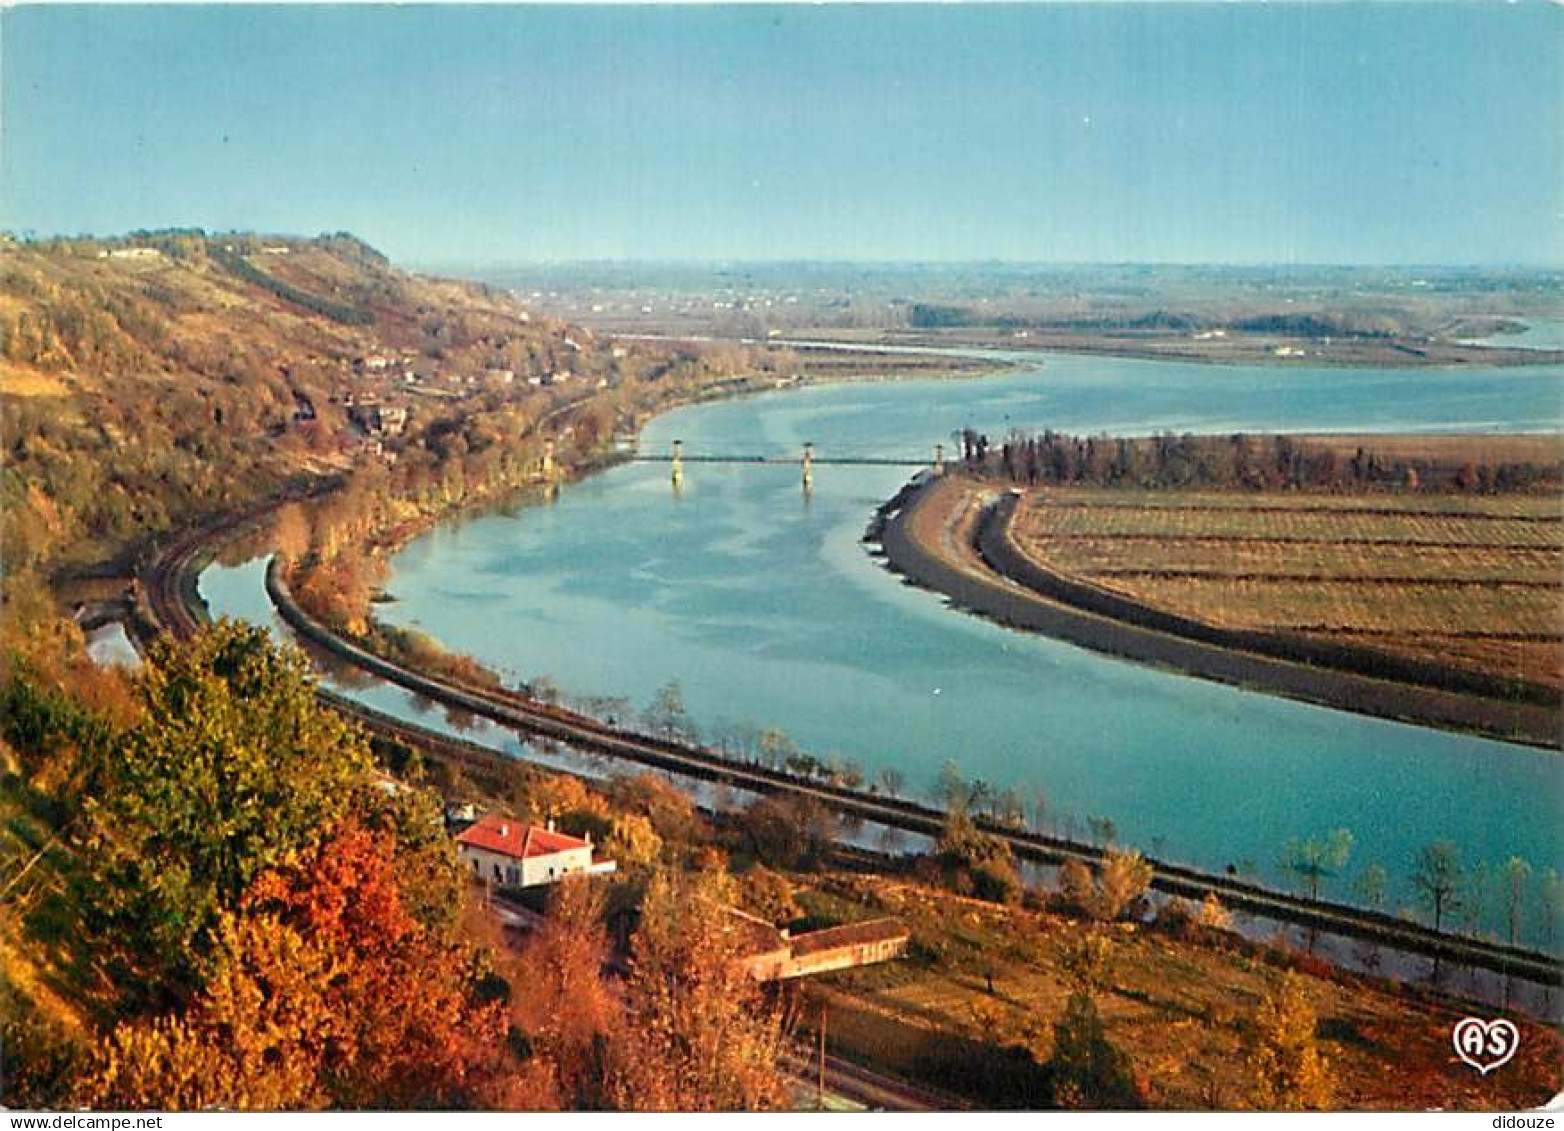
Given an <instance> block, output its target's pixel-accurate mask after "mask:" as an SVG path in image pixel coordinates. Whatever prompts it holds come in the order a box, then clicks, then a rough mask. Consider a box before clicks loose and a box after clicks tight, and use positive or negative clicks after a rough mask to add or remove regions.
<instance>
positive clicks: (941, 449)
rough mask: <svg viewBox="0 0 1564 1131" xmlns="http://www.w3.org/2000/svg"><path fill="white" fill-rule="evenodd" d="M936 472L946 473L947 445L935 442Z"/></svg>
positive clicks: (939, 473) (938, 473)
mask: <svg viewBox="0 0 1564 1131" xmlns="http://www.w3.org/2000/svg"><path fill="white" fill-rule="evenodd" d="M934 474H935V475H944V474H945V445H944V444H935V445H934Z"/></svg>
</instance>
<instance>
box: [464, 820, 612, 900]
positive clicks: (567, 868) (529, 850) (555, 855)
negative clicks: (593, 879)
mask: <svg viewBox="0 0 1564 1131" xmlns="http://www.w3.org/2000/svg"><path fill="white" fill-rule="evenodd" d="M456 852H457V856H458V857H459V858H460V859H461V861H462V863H463V864H465V865H467V866H468V867H470V868H471V869H472V873H473V877H474V878H475V879H481V880H484V881H486V882H488V883H492V884H495V885H497V886H499V887H512V888H526V887H533V886H535V885H539V884H553V883H558V882H559V881H560V880H562V879H564V878H565V877H566V876H570V875H578V874H584V875H602V874H603V873H606V872H612V871H614V870H615V867H616V865H615V863H614V861H612V860H599V861H596V862H594V861H593V859H592V840H591V838H590V837H588V838H586V839H582V838H580V837H574V836H570V835H569V834H567V833H562V832H558V831H557V830H556V829H555V828H554V822H553V821H550V822H549V823H548V825H547V826H546V827H543V828H540V827H538V826H537V825H529V824H525V823H523V822H520V821H515V820H513V819H511V818H510V817H506V816H504V815H503V814H500V813H487V814H485V815H484V816H482V817H480V818H479V819H478V820H477V821H476V822H475V823H474V824H472V825H470V826H469V827H468V828H466V829H464V830H462V832H461V833H460V834H458V836H457V837H456Z"/></svg>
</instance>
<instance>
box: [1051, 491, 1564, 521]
mask: <svg viewBox="0 0 1564 1131" xmlns="http://www.w3.org/2000/svg"><path fill="white" fill-rule="evenodd" d="M1041 495H1042V498H1043V499H1044V500H1045V501H1046V502H1047V504H1048V505H1049V506H1050V507H1052V508H1066V507H1085V508H1090V509H1093V510H1117V509H1124V508H1129V509H1146V510H1218V511H1257V510H1259V511H1274V510H1283V511H1332V512H1390V513H1406V514H1414V515H1417V514H1428V515H1455V516H1460V515H1471V516H1476V517H1492V518H1523V519H1528V520H1532V521H1546V522H1561V521H1564V500H1561V499H1559V498H1557V497H1555V496H1553V495H1521V494H1510V495H1447V494H1432V495H1411V494H1408V495H1387V494H1364V495H1323V494H1321V495H1315V494H1297V493H1285V494H1284V493H1273V494H1265V495H1254V494H1250V493H1240V492H1232V491H1228V492H1215V491H1210V492H1201V491H1187V492H1186V491H1134V490H1121V489H1119V488H1116V487H1115V488H1097V489H1079V488H1078V489H1073V490H1072V489H1060V488H1053V489H1049V490H1048V491H1047V492H1046V493H1041Z"/></svg>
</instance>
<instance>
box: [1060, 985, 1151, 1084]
mask: <svg viewBox="0 0 1564 1131" xmlns="http://www.w3.org/2000/svg"><path fill="white" fill-rule="evenodd" d="M1048 1067H1049V1070H1050V1075H1051V1076H1052V1079H1053V1091H1054V1103H1055V1104H1057V1105H1058V1106H1059V1107H1062V1108H1067V1109H1072V1110H1110V1111H1125V1110H1135V1109H1138V1108H1141V1107H1143V1106H1144V1101H1143V1099H1142V1097H1141V1094H1140V1089H1139V1088H1138V1087H1137V1086H1136V1084H1135V1074H1134V1072H1133V1070H1132V1069H1131V1067H1130V1059H1129V1057H1128V1056H1127V1055H1125V1053H1124V1050H1122V1049H1120V1048H1118V1047H1117V1046H1115V1045H1114V1044H1113V1043H1112V1042H1110V1041H1109V1040H1108V1035H1107V1032H1106V1031H1105V1030H1104V1028H1103V1024H1102V1018H1101V1017H1100V1016H1099V1015H1098V1013H1097V1004H1096V1002H1094V1001H1093V1000H1092V998H1091V995H1090V994H1087V993H1084V992H1081V991H1077V992H1076V993H1073V994H1071V995H1070V999H1069V1001H1068V1002H1067V1003H1066V1005H1065V1010H1064V1016H1063V1017H1061V1018H1060V1019H1059V1020H1058V1021H1056V1022H1055V1023H1054V1051H1053V1056H1052V1057H1051V1058H1050V1059H1049V1061H1048Z"/></svg>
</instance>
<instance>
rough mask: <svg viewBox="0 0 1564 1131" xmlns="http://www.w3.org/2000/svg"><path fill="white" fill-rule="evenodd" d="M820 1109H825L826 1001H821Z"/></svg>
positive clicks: (818, 1100) (818, 1101)
mask: <svg viewBox="0 0 1564 1131" xmlns="http://www.w3.org/2000/svg"><path fill="white" fill-rule="evenodd" d="M816 1103H817V1105H818V1110H820V1111H824V1110H825V1002H824V1001H821V1003H820V1092H819V1096H818V1098H817V1100H816Z"/></svg>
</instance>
